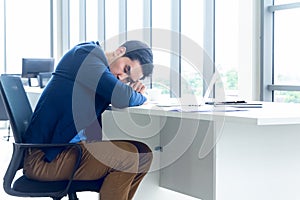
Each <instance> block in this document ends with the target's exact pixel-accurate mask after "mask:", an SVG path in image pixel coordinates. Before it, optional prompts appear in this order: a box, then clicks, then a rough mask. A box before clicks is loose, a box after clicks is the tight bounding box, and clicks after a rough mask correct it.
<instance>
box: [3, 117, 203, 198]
mask: <svg viewBox="0 0 300 200" xmlns="http://www.w3.org/2000/svg"><path fill="white" fill-rule="evenodd" d="M7 133H8V131H7V127H6V124H3V123H2V122H1V123H0V151H1V154H0V177H1V189H0V199H1V200H2V199H3V200H19V199H28V198H25V197H24V198H22V197H14V196H9V195H7V194H6V193H5V192H4V190H3V188H2V184H3V183H2V180H3V179H2V177H4V173H5V171H6V169H7V166H8V164H9V161H10V159H11V155H12V141H13V138H11V139H10V141H7V138H6V136H7ZM20 173H21V172H20ZM138 192H140V193H143V196H146V197H143V198H139V197H137V198H134V200H148V199H149V200H160V199H172V200H199V199H196V198H193V197H190V196H186V195H183V194H180V193H177V192H173V191H170V190H168V189H164V188H161V187H157V189H155V190H151V194H149V195H144V194H146V193H147V191H141V190H140V191H138ZM77 196H78V198H79V199H80V200H83V199H90V200H93V199H94V200H96V199H98V194H97V193H95V192H80V193H78V194H77ZM137 196H140V195H137ZM33 199H36V200H46V199H47V200H50V198H33ZM63 200H68V198H67V197H64V198H63Z"/></svg>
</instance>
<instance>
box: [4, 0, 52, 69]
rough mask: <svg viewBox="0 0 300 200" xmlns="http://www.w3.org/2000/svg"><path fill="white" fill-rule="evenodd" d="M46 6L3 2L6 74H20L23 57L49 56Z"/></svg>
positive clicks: (11, 0) (29, 0) (28, 0)
mask: <svg viewBox="0 0 300 200" xmlns="http://www.w3.org/2000/svg"><path fill="white" fill-rule="evenodd" d="M49 7H50V1H40V0H26V1H23V0H9V1H6V59H7V60H6V61H7V73H18V74H20V73H21V63H22V58H24V57H35V58H44V57H50V56H51V52H50V50H51V48H50V43H51V35H50V24H51V23H50V9H49ZM37 8H38V9H37ZM37 16H38V17H37Z"/></svg>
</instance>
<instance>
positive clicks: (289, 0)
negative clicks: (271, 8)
mask: <svg viewBox="0 0 300 200" xmlns="http://www.w3.org/2000/svg"><path fill="white" fill-rule="evenodd" d="M296 2H297V1H295V0H275V1H274V5H281V4H288V3H296ZM298 2H299V1H298Z"/></svg>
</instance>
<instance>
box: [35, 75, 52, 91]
mask: <svg viewBox="0 0 300 200" xmlns="http://www.w3.org/2000/svg"><path fill="white" fill-rule="evenodd" d="M51 76H52V72H42V73H39V75H38V80H39V86H40V88H44V87H45V86H46V85H47V83H48V82H49V80H50V78H51Z"/></svg>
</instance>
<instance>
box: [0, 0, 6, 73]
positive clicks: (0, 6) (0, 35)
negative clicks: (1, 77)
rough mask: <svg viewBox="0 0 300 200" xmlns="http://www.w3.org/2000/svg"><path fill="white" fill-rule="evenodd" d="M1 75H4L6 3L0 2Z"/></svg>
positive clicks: (0, 0)
mask: <svg viewBox="0 0 300 200" xmlns="http://www.w3.org/2000/svg"><path fill="white" fill-rule="evenodd" d="M0 14H1V16H0V44H2V45H1V46H0V73H1V74H2V73H4V48H5V46H4V19H5V17H4V1H3V0H0Z"/></svg>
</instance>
